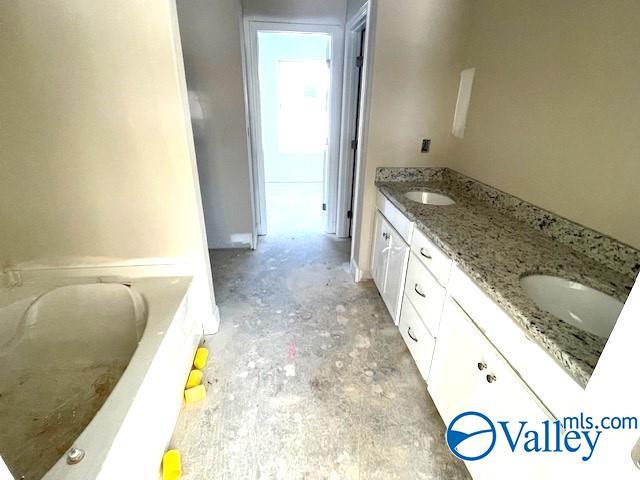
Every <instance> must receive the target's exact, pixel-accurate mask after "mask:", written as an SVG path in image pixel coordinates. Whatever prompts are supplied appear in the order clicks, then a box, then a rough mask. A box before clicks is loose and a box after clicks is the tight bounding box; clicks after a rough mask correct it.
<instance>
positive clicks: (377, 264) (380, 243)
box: [371, 210, 389, 295]
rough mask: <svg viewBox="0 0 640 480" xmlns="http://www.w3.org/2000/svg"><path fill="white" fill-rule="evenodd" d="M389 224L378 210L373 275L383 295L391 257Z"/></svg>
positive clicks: (372, 262)
mask: <svg viewBox="0 0 640 480" xmlns="http://www.w3.org/2000/svg"><path fill="white" fill-rule="evenodd" d="M388 230H389V226H388V224H387V221H386V220H385V218H384V217H383V216H382V214H381V213H380V212H379V211H377V210H376V225H375V228H374V231H373V248H372V257H371V276H372V277H373V281H374V283H375V284H376V286H377V287H378V291H379V292H380V294H381V295H383V294H384V289H385V281H386V278H387V266H388V258H389V240H388V238H389V232H388Z"/></svg>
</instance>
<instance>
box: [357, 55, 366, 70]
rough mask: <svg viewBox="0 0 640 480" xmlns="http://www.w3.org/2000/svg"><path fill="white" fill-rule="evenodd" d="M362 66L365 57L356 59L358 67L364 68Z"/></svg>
mask: <svg viewBox="0 0 640 480" xmlns="http://www.w3.org/2000/svg"><path fill="white" fill-rule="evenodd" d="M362 65H364V57H362V56H359V57H356V67H358V68H362Z"/></svg>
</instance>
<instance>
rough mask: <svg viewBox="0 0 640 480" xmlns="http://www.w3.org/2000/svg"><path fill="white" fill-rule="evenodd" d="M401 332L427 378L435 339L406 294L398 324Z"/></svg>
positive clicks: (424, 376)
mask: <svg viewBox="0 0 640 480" xmlns="http://www.w3.org/2000/svg"><path fill="white" fill-rule="evenodd" d="M398 328H399V329H400V334H401V335H402V338H403V339H404V342H405V343H406V344H407V347H408V348H409V351H410V352H411V356H412V357H413V360H414V362H416V366H417V367H418V370H419V371H420V374H421V375H422V378H424V379H425V381H426V380H427V377H428V376H429V368H430V367H431V357H432V356H433V348H434V346H435V340H434V339H433V337H432V336H431V335H430V334H429V331H428V330H427V328H426V327H425V326H424V324H423V323H422V320H420V316H419V315H418V313H417V312H416V310H415V308H413V306H412V305H411V302H410V301H408V300H407V297H406V296H405V297H404V298H403V301H402V311H401V313H400V323H399V324H398Z"/></svg>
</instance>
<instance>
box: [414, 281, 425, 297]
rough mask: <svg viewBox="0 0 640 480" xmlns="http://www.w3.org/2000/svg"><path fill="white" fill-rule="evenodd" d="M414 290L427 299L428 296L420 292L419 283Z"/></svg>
mask: <svg viewBox="0 0 640 480" xmlns="http://www.w3.org/2000/svg"><path fill="white" fill-rule="evenodd" d="M413 290H414V291H415V292H416V293H417V294H418V295H420V296H421V297H422V298H427V296H426V295H425V294H424V293H422V292H421V291H420V285H418V284H417V283H416V284H415V285H414V286H413Z"/></svg>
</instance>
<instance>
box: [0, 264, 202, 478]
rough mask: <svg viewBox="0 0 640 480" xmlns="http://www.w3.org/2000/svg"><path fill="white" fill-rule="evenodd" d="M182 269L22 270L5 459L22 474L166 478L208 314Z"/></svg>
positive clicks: (7, 313) (5, 298)
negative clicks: (201, 312)
mask: <svg viewBox="0 0 640 480" xmlns="http://www.w3.org/2000/svg"><path fill="white" fill-rule="evenodd" d="M180 273H182V272H181V271H180V269H175V268H165V269H158V268H155V269H154V268H149V267H124V268H104V269H84V268H81V269H60V270H43V271H27V272H20V273H16V272H12V273H11V274H5V275H4V276H3V278H2V281H3V284H4V285H5V287H4V288H0V425H1V428H0V430H1V431H0V456H2V458H3V460H4V462H5V463H6V464H7V466H8V467H9V470H10V471H11V472H12V474H13V475H14V477H15V478H16V479H19V478H21V476H22V475H24V478H25V480H39V479H40V478H44V479H45V480H59V479H64V480H76V479H77V480H90V479H100V480H107V479H108V480H113V479H136V480H137V479H140V480H145V479H157V478H158V472H159V467H160V461H161V457H162V453H163V452H164V450H165V449H166V447H167V444H168V442H169V440H170V438H171V434H172V432H173V428H174V426H175V422H176V419H177V416H178V413H179V410H180V407H181V405H182V389H183V386H184V381H185V378H186V376H187V374H188V372H189V369H190V367H191V362H192V359H193V355H194V352H195V349H196V348H197V345H198V344H199V342H200V340H201V338H202V322H201V320H202V319H199V318H197V317H198V315H197V312H194V311H192V310H194V309H193V308H190V304H191V302H190V285H191V280H192V278H191V277H190V276H188V275H182V274H180Z"/></svg>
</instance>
